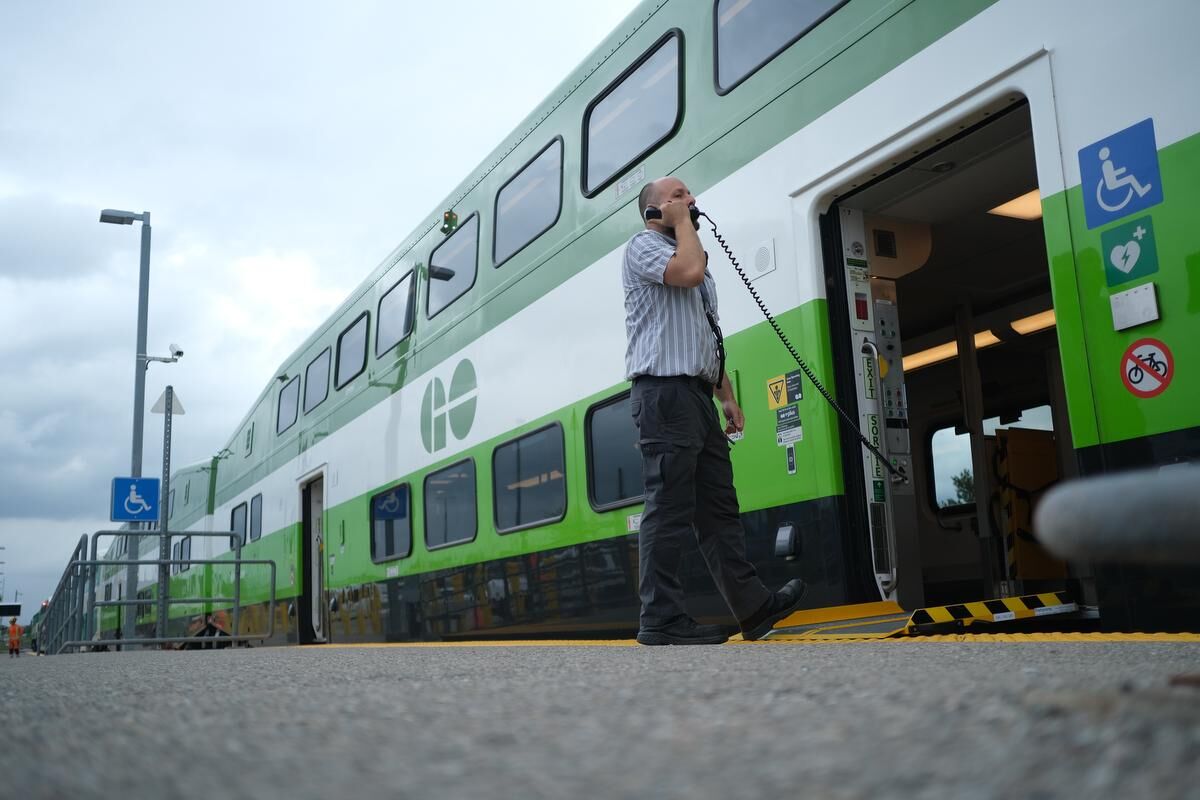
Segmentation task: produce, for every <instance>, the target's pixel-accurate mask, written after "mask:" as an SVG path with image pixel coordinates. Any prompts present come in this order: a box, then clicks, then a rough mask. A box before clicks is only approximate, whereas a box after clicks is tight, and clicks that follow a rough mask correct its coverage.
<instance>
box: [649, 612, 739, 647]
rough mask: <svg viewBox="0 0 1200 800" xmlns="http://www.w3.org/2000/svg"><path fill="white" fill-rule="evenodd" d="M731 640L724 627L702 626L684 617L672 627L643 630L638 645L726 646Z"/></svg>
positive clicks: (665, 626) (672, 624)
mask: <svg viewBox="0 0 1200 800" xmlns="http://www.w3.org/2000/svg"><path fill="white" fill-rule="evenodd" d="M728 638H729V634H728V633H726V632H725V627H724V626H722V625H701V624H700V623H698V622H696V620H694V619H692V618H691V617H682V618H680V619H678V620H676V621H675V622H672V623H671V624H670V625H664V626H662V627H658V628H642V629H641V630H640V631H638V635H637V640H638V644H648V645H659V644H724V643H725V641H726V640H727V639H728Z"/></svg>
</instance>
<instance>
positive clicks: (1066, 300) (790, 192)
mask: <svg viewBox="0 0 1200 800" xmlns="http://www.w3.org/2000/svg"><path fill="white" fill-rule="evenodd" d="M1198 26H1200V6H1196V5H1195V4H1193V3H1190V2H1187V1H1186V0H1164V1H1163V2H1159V3H1153V4H1141V5H1135V4H1130V3H1122V2H1117V1H1116V0H1104V1H1103V2H1058V3H1038V2H1034V0H958V1H957V2H954V3H945V2H941V0H806V1H804V2H801V1H800V0H712V2H696V0H645V2H643V3H641V4H640V5H639V6H638V7H637V8H636V9H635V10H634V11H633V12H632V13H631V14H629V16H628V17H627V18H626V19H625V20H624V21H623V22H622V23H621V24H620V25H619V26H618V27H617V28H616V29H615V30H614V31H612V32H611V33H610V34H609V35H608V36H607V37H606V38H605V39H604V41H603V42H601V44H600V45H599V46H598V47H597V48H596V49H595V50H594V51H593V52H592V53H590V54H589V55H588V56H587V57H586V58H584V59H583V60H582V62H581V63H580V65H579V66H578V67H577V68H576V69H575V70H574V71H573V72H571V73H570V74H569V75H567V76H565V77H564V79H563V80H562V82H561V83H560V84H559V85H558V87H557V88H556V89H555V90H554V91H553V92H551V93H550V95H549V96H548V97H547V98H546V99H545V100H544V101H543V102H542V103H541V104H540V105H539V106H537V107H536V108H534V109H533V110H532V111H531V112H530V113H529V115H528V116H527V117H526V118H525V119H524V120H523V121H522V122H521V123H520V124H519V125H518V126H517V127H516V128H515V129H514V130H513V132H512V133H511V134H510V135H509V136H507V137H506V138H505V139H504V140H503V141H501V142H500V143H499V144H498V145H497V146H496V148H495V149H494V150H493V151H492V152H491V153H490V154H489V155H488V156H487V157H486V158H485V159H483V160H482V161H481V162H480V163H479V164H478V165H477V166H476V167H475V168H474V169H473V170H472V171H471V172H470V173H469V174H468V175H467V177H466V178H465V179H464V180H463V181H462V182H461V184H459V185H458V186H457V187H456V188H455V189H454V191H453V192H451V193H450V195H449V196H447V197H445V198H444V199H442V200H441V201H440V202H438V203H436V205H433V208H432V210H431V213H430V215H429V216H428V217H426V218H425V219H424V220H423V221H422V222H421V223H420V224H419V225H417V226H416V227H415V228H414V229H413V230H412V232H411V233H410V234H409V235H408V236H407V237H406V238H405V239H404V240H403V241H402V242H401V243H400V244H399V245H398V246H397V247H396V248H395V249H394V250H393V251H392V252H391V253H390V254H389V255H388V256H387V257H386V258H385V259H384V260H383V261H382V262H381V263H380V264H378V265H377V266H375V267H374V268H373V269H371V270H370V271H369V272H368V273H367V274H366V276H365V278H364V279H363V281H362V282H361V283H360V284H359V285H358V287H357V288H356V289H355V290H354V291H353V292H352V293H351V294H350V295H349V296H348V297H347V298H346V299H345V301H344V302H343V303H342V304H341V305H340V306H339V307H338V308H337V309H336V310H335V311H334V312H333V313H332V314H330V316H329V317H328V318H327V319H325V320H324V321H322V322H321V324H320V325H319V326H317V327H316V329H315V330H313V332H312V333H311V335H309V336H308V338H307V339H306V340H305V341H303V342H302V343H300V344H299V345H298V346H297V348H296V349H295V351H294V352H293V353H292V354H291V355H290V356H289V357H288V358H287V359H286V360H285V361H284V362H283V363H282V364H281V365H280V366H279V369H278V370H277V372H276V373H275V374H273V375H267V376H263V388H262V391H261V393H260V394H259V396H258V398H257V400H256V401H255V403H254V404H253V406H252V407H251V408H249V409H248V410H246V412H245V414H244V416H242V418H241V420H240V422H238V423H237V424H236V425H235V426H232V428H231V433H230V435H229V438H228V439H227V440H226V441H225V442H223V443H222V445H221V447H220V448H219V450H218V452H217V454H216V455H215V456H213V457H212V458H210V459H208V460H206V461H204V462H202V463H198V464H194V465H191V466H187V467H185V468H182V469H179V470H177V471H176V472H175V474H174V475H173V476H172V477H171V483H170V485H171V499H170V503H169V525H170V530H171V532H172V534H173V538H172V545H171V552H172V556H173V558H174V559H175V561H176V563H174V564H173V566H172V567H171V570H170V571H171V575H170V582H169V587H170V589H169V591H170V594H171V596H173V597H179V598H203V597H229V596H230V593H231V591H232V582H233V581H234V567H233V566H232V564H189V563H186V562H188V561H193V560H194V561H203V560H229V559H232V557H233V548H232V546H231V545H230V544H227V543H226V541H225V540H222V539H220V538H214V537H200V536H194V535H193V534H195V533H198V532H204V533H213V532H224V531H229V532H232V533H233V534H234V535H235V536H237V537H238V540H237V541H238V543H240V544H241V547H240V553H241V555H242V557H243V558H245V559H261V560H272V561H274V562H275V564H276V567H277V570H276V574H275V582H274V584H273V585H272V583H271V581H270V578H269V573H268V572H267V571H266V570H265V569H263V568H261V566H255V565H250V564H247V565H245V566H243V567H242V568H241V569H240V572H241V575H240V586H239V588H240V592H239V594H240V606H239V608H238V609H237V610H238V614H237V617H238V620H239V621H238V623H237V625H238V630H237V631H236V632H237V633H239V634H246V635H260V637H261V640H262V641H264V642H267V643H279V644H282V643H296V644H312V643H345V642H368V641H380V642H382V641H409V640H426V639H456V638H459V639H462V638H482V637H538V636H602V637H612V636H626V635H629V634H631V633H632V632H634V631H636V628H637V618H638V614H637V610H638V596H637V571H638V562H637V535H638V534H637V532H638V528H639V525H640V519H641V510H642V491H643V486H642V478H641V461H640V456H639V452H638V449H637V436H636V430H635V427H634V424H633V420H632V418H631V416H630V408H629V383H628V381H626V380H625V375H624V354H625V331H624V307H623V296H622V292H621V281H620V264H621V258H622V253H623V249H624V246H625V243H626V242H627V241H628V240H629V238H630V237H631V236H632V235H633V234H634V233H635V232H636V231H638V230H639V229H640V228H641V227H642V225H641V219H640V217H639V215H638V212H637V196H638V193H639V191H640V189H641V188H642V187H643V186H644V185H645V184H646V182H648V181H651V180H653V179H655V178H657V177H660V176H665V175H674V176H677V177H679V178H680V179H682V180H683V181H684V182H685V183H686V184H687V185H688V187H689V188H690V189H691V191H692V192H693V193H694V194H695V195H696V196H697V198H698V204H699V205H700V206H701V207H702V209H703V210H704V211H705V212H706V213H707V214H708V215H709V216H710V218H711V220H712V221H713V226H714V227H713V230H715V231H717V232H719V234H720V235H721V237H722V240H723V241H724V242H726V243H727V245H728V250H729V252H730V253H731V254H733V255H734V257H735V258H736V259H737V260H738V262H739V264H740V266H741V268H742V272H743V274H744V276H745V280H744V281H743V280H742V279H740V278H739V275H738V273H737V271H736V270H735V269H734V268H733V266H732V264H731V263H730V260H729V259H728V258H727V256H726V252H725V249H724V248H722V247H721V246H719V242H718V241H717V240H716V239H715V238H714V233H713V230H710V229H709V228H708V227H707V225H705V226H702V229H701V239H702V242H703V243H704V244H705V247H706V249H707V250H708V251H709V254H710V261H709V270H710V272H711V273H712V275H713V277H714V278H715V280H716V283H717V286H718V294H719V298H720V321H721V326H722V328H723V329H724V331H725V347H726V352H727V357H728V362H727V363H728V372H729V376H730V380H731V382H732V384H733V387H734V391H735V395H736V397H737V399H738V401H739V403H740V405H741V407H742V409H743V410H744V412H745V416H746V427H745V431H744V436H743V437H742V438H741V440H740V441H737V442H736V444H733V445H732V446H731V448H732V449H731V458H732V461H733V465H734V472H735V476H736V489H737V492H738V496H739V499H740V503H741V510H742V521H743V523H744V527H745V530H746V541H747V551H748V555H749V557H750V559H751V560H752V561H753V562H754V564H755V566H756V568H757V570H758V571H759V574H760V575H761V576H762V577H763V579H764V580H765V581H766V582H767V583H768V584H769V585H778V584H780V583H782V582H783V581H785V580H788V579H790V578H793V577H802V578H803V579H804V580H805V581H806V583H807V585H808V587H809V590H808V594H807V596H806V604H807V605H808V606H809V608H811V609H834V610H836V609H838V608H842V607H847V606H855V605H861V604H869V603H877V602H889V603H894V604H895V605H896V606H897V607H899V608H902V609H905V610H906V611H907V610H913V609H922V608H928V607H932V606H943V607H944V606H949V605H953V604H964V603H969V602H973V601H980V602H985V603H987V602H993V601H997V600H999V601H1004V600H1005V599H1006V598H1016V597H1027V596H1036V595H1038V593H1042V594H1043V595H1044V593H1047V592H1049V593H1061V594H1062V595H1063V596H1069V597H1070V598H1071V601H1072V604H1073V605H1074V606H1076V607H1078V608H1082V609H1085V610H1088V611H1089V612H1090V614H1091V616H1092V617H1094V618H1097V619H1099V624H1101V625H1103V626H1105V627H1108V628H1113V629H1134V630H1179V629H1194V626H1195V624H1196V622H1195V621H1196V620H1197V619H1200V616H1197V613H1196V612H1197V609H1200V574H1198V573H1197V571H1196V570H1194V569H1188V568H1183V567H1180V568H1177V569H1163V568H1154V569H1149V568H1146V569H1141V568H1138V569H1134V568H1130V567H1117V566H1110V565H1103V564H1092V563H1076V562H1066V561H1063V560H1061V559H1058V558H1056V557H1055V556H1053V555H1052V554H1050V553H1048V552H1047V551H1045V550H1044V549H1043V548H1042V547H1041V546H1040V544H1039V542H1038V540H1037V536H1036V531H1035V530H1034V529H1033V522H1032V511H1033V509H1034V508H1035V507H1036V504H1037V502H1038V499H1039V498H1040V497H1041V495H1042V494H1043V493H1044V492H1045V491H1046V490H1047V489H1048V488H1049V487H1051V486H1053V485H1055V484H1056V483H1058V482H1061V481H1064V480H1070V479H1074V478H1077V477H1081V476H1089V475H1097V474H1103V473H1108V472H1113V471H1118V470H1123V469H1130V468H1136V467H1153V466H1157V467H1161V468H1169V467H1171V466H1173V465H1176V464H1186V463H1189V462H1192V461H1195V460H1196V459H1197V458H1200V404H1198V403H1197V402H1196V401H1195V398H1196V397H1198V396H1200V335H1198V334H1200V328H1198V326H1197V315H1198V314H1200V300H1198V299H1197V298H1198V297H1200V295H1198V294H1197V291H1198V290H1197V289H1196V287H1197V286H1200V273H1197V269H1200V267H1197V255H1196V254H1197V253H1200V227H1198V226H1196V225H1195V224H1194V221H1193V220H1194V217H1195V214H1196V211H1197V209H1198V207H1200V202H1198V198H1197V192H1198V191H1200V188H1198V187H1200V135H1198V131H1200V106H1197V104H1195V103H1192V102H1188V101H1186V97H1187V96H1190V90H1188V89H1187V86H1188V85H1190V83H1189V81H1190V79H1189V77H1188V76H1190V75H1194V74H1196V73H1197V71H1200V56H1198V55H1197V53H1196V50H1195V48H1194V47H1192V43H1191V41H1190V39H1189V38H1188V37H1187V36H1186V34H1185V33H1184V32H1185V31H1188V30H1193V29H1195V28H1196V27H1198ZM462 91H463V92H465V93H466V94H467V95H468V96H469V92H470V88H469V86H467V87H463V90H462ZM364 271H366V270H365V269H364ZM747 288H750V289H752V290H753V291H747ZM755 296H757V297H758V298H761V300H762V303H763V304H764V305H765V306H766V307H767V308H769V310H770V312H771V313H772V314H773V315H774V318H775V320H776V321H777V324H778V326H779V327H780V329H781V330H782V331H784V332H786V334H787V336H788V337H789V339H790V340H791V341H792V342H793V343H794V344H795V346H796V350H797V355H798V356H799V360H802V361H803V362H804V364H805V365H806V367H807V368H808V369H810V370H811V372H812V375H813V377H815V378H816V379H817V380H819V381H820V382H821V383H822V384H823V385H824V386H826V387H827V388H828V390H829V393H830V398H826V397H824V396H823V395H822V393H821V392H820V391H818V390H816V388H815V387H814V385H813V384H812V382H811V381H810V380H809V377H808V376H807V375H805V374H804V372H803V370H802V369H801V367H800V365H799V364H798V363H797V359H794V358H793V357H792V355H790V354H789V352H788V350H787V348H785V347H784V346H783V345H782V344H781V343H780V341H779V339H778V337H777V336H776V333H775V330H774V329H773V327H772V324H771V323H770V322H768V321H767V320H766V319H765V318H764V316H763V315H762V313H761V309H760V308H759V304H758V303H756V302H755ZM1189 387H1190V388H1189ZM831 399H832V400H833V401H834V402H835V403H836V404H837V405H838V406H840V407H841V408H843V409H845V411H846V417H845V418H843V417H842V416H841V415H840V414H839V413H838V411H837V410H836V409H835V408H834V406H833V404H832V403H831V402H830V400H831ZM863 438H865V439H866V440H867V441H869V442H871V443H872V445H873V446H874V447H875V449H876V450H877V451H878V453H876V452H872V451H871V450H869V449H867V448H865V447H864V446H863V444H862V439H863ZM880 456H882V458H881V457H880ZM1130 502H1136V498H1130ZM1146 511H1147V513H1153V510H1152V509H1147V510H1146ZM122 546H123V545H122V542H121V540H120V539H115V540H112V542H111V547H110V549H109V551H108V555H109V556H111V557H119V556H120V555H121V554H122V552H123V551H122V550H121V547H122ZM157 547H158V545H157V542H154V541H152V540H150V539H147V540H144V541H143V548H144V550H143V551H142V555H143V556H144V557H154V554H155V553H156V552H157ZM682 580H683V583H684V585H685V587H686V589H687V591H688V596H689V604H690V609H689V610H690V611H691V613H692V615H693V616H695V617H697V618H698V619H701V620H706V621H726V622H730V623H732V622H733V621H732V619H731V618H730V617H729V612H728V610H727V609H726V608H725V606H724V604H723V602H722V601H721V598H720V597H719V595H718V594H717V592H716V590H715V587H714V586H713V584H712V581H711V579H710V578H709V577H708V574H707V570H706V568H705V566H704V562H703V559H702V558H701V557H700V554H699V551H698V549H696V548H695V547H694V546H692V547H691V549H690V550H689V551H688V552H687V554H686V555H685V559H684V566H683V574H682ZM124 583H125V572H124V568H116V567H109V568H106V569H105V570H102V571H101V572H100V573H99V578H98V585H97V590H96V591H97V599H101V598H103V599H109V600H112V599H120V598H122V597H124V596H125V594H126V592H125V590H124V588H123V586H124ZM1056 596H1058V595H1056ZM155 597H156V589H155V576H154V575H153V574H152V570H147V569H145V568H143V570H142V573H141V576H140V579H139V586H138V599H141V600H144V601H145V604H144V605H141V606H138V607H137V625H138V628H139V630H148V629H150V628H151V627H152V626H153V624H154V622H155V614H156V609H155V606H154V603H153V600H154V599H155ZM170 608H171V611H170V616H169V626H168V627H169V629H170V631H171V632H173V633H175V634H177V635H186V634H187V633H188V632H192V631H195V630H196V628H197V626H198V625H199V624H200V620H201V618H203V617H208V616H209V615H223V617H222V620H223V621H222V622H221V625H222V626H224V627H229V626H231V625H232V610H233V609H232V607H231V603H229V602H204V601H200V602H195V603H179V604H173V605H171V607H170ZM831 618H836V611H835V612H834V613H833V616H832V617H831ZM97 619H98V620H99V625H98V627H99V631H100V633H99V635H100V636H101V637H103V638H111V637H113V636H116V635H120V627H121V625H120V619H119V612H118V611H117V609H116V608H114V607H103V608H101V609H100V611H99V613H98V615H97ZM226 620H227V621H226ZM268 632H270V635H269V636H268Z"/></svg>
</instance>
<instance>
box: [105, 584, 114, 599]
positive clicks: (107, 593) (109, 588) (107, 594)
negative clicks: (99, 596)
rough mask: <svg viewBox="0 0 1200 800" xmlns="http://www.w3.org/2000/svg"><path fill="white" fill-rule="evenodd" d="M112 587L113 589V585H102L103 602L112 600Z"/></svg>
mask: <svg viewBox="0 0 1200 800" xmlns="http://www.w3.org/2000/svg"><path fill="white" fill-rule="evenodd" d="M112 587H113V585H112V584H111V583H106V584H104V599H105V600H112Z"/></svg>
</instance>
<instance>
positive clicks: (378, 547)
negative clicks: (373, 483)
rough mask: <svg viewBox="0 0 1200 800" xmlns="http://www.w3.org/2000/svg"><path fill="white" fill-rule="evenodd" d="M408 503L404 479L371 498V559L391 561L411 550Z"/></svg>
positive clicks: (409, 507)
mask: <svg viewBox="0 0 1200 800" xmlns="http://www.w3.org/2000/svg"><path fill="white" fill-rule="evenodd" d="M411 507H412V503H411V501H410V499H409V490H408V484H407V483H406V484H402V485H400V486H394V487H392V488H391V489H388V490H387V491H386V492H382V493H380V494H377V495H375V496H374V497H372V498H371V560H372V561H375V562H379V561H390V560H392V559H396V558H406V557H407V556H409V555H411V554H412V514H411V513H410V512H411Z"/></svg>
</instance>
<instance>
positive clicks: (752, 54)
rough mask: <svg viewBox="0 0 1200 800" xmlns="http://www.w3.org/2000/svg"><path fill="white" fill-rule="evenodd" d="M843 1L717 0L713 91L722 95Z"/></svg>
mask: <svg viewBox="0 0 1200 800" xmlns="http://www.w3.org/2000/svg"><path fill="white" fill-rule="evenodd" d="M845 2H846V0H717V6H716V11H715V12H714V15H713V16H714V18H715V23H716V30H717V33H716V40H717V49H716V73H717V92H718V93H720V94H725V93H726V92H728V91H729V90H731V89H733V87H735V86H737V85H738V84H739V83H741V82H742V81H744V80H745V79H746V78H748V77H750V76H751V75H752V74H753V73H754V72H755V71H756V70H757V69H758V68H759V67H761V66H762V65H763V64H766V63H767V62H768V61H770V60H771V59H772V58H774V57H775V56H777V55H779V54H780V53H782V52H783V51H784V50H786V49H787V48H788V47H790V46H791V45H792V44H793V43H794V42H796V41H798V40H799V39H800V38H801V37H802V36H804V34H806V33H808V32H809V31H810V30H812V29H813V28H815V27H816V26H817V25H818V24H820V22H821V21H822V20H823V19H825V18H826V17H828V16H829V15H830V14H832V13H833V12H834V11H836V10H837V9H838V7H839V6H841V5H843V4H844V3H845Z"/></svg>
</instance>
